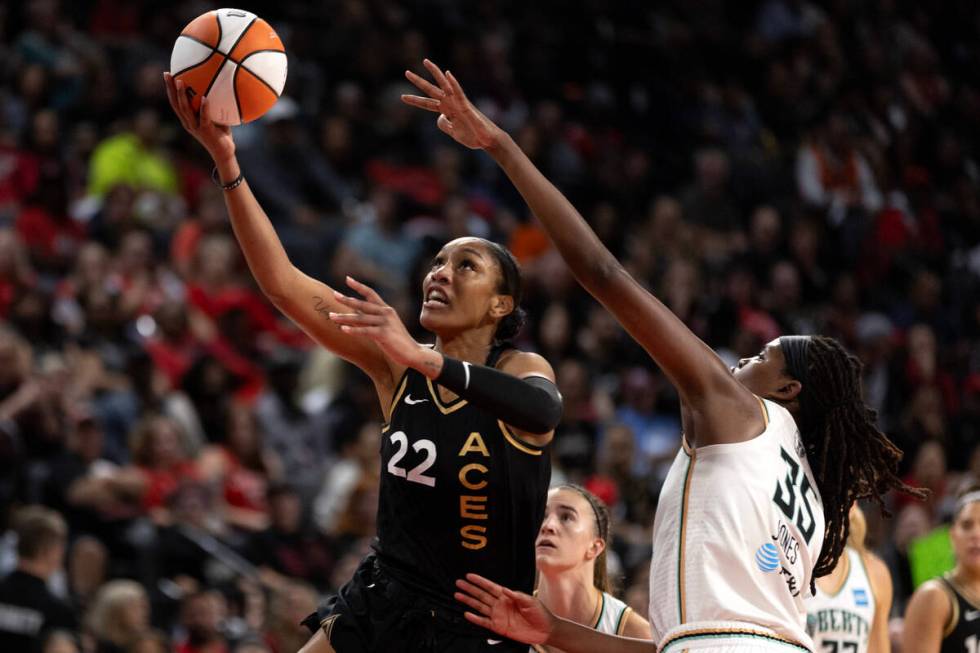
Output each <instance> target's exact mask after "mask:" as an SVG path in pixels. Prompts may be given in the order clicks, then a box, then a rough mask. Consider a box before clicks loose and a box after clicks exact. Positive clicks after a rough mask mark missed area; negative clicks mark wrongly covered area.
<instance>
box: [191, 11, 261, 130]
mask: <svg viewBox="0 0 980 653" xmlns="http://www.w3.org/2000/svg"><path fill="white" fill-rule="evenodd" d="M214 17H215V20H217V21H218V45H221V20H219V19H218V12H214ZM258 18H259V17H258V16H253V17H252V20H250V21H248V25H246V26H245V29H243V30H242V33H241V34H239V35H238V38H237V39H235V42H234V43H232V44H231V47H230V48H228V54H224V53H222V56H223V57H224V58H225V60H224V61H222V62H221V65H220V66H218V72H216V73H215V74H214V77H212V78H211V81H210V82H209V83H208V87H207V89H205V91H204V93H203V95H204V97H207V95H208V93H210V92H211V87H212V86H214V82H215V81H216V80H217V79H218V75H220V74H221V69H222V68H224V67H225V64H227V63H228V62H229V61H231V62H232V64H234V65H235V72H233V73H232V77H231V79H232V84H234V81H235V76H236V75H238V64H237V62H236V61H235V60H234V59H232V58H231V53H232V52H234V51H235V48H236V47H237V46H238V43H239V42H240V41H241V40H242V38H243V37H244V36H245V35H246V34H247V33H248V30H250V29H252V25H254V24H255V21H256V20H258ZM256 77H258V75H256ZM232 95H234V96H235V104H236V105H237V104H238V93H235V87H234V86H232ZM238 109H239V112H238V122H239V123H241V121H242V114H241V107H238Z"/></svg>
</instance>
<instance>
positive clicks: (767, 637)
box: [658, 622, 812, 653]
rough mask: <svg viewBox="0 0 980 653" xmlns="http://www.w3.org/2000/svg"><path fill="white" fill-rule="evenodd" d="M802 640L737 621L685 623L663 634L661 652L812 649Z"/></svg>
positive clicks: (793, 652) (792, 652)
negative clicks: (793, 639)
mask: <svg viewBox="0 0 980 653" xmlns="http://www.w3.org/2000/svg"><path fill="white" fill-rule="evenodd" d="M808 645H809V642H808V643H807V646H804V645H803V644H799V643H797V642H793V641H790V640H788V639H786V638H784V637H781V636H780V635H777V634H776V633H775V632H773V631H771V630H768V629H766V628H762V627H760V626H756V625H754V624H743V623H737V622H710V623H701V624H685V625H683V626H679V627H677V628H674V629H673V630H671V631H670V632H668V633H667V635H666V636H665V637H664V638H663V640H662V642H661V644H660V648H659V649H658V652H659V653H684V652H685V651H699V652H701V653H812V650H811V649H810V648H808Z"/></svg>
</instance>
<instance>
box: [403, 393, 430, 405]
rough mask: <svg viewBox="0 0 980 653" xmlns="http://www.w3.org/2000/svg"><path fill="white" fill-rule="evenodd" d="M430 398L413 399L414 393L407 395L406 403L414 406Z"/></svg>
mask: <svg viewBox="0 0 980 653" xmlns="http://www.w3.org/2000/svg"><path fill="white" fill-rule="evenodd" d="M427 401H428V399H412V393H408V394H407V395H405V403H406V404H408V405H409V406H414V405H415V404H424V403H425V402H427Z"/></svg>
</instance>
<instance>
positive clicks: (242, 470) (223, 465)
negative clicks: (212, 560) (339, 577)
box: [198, 403, 305, 616]
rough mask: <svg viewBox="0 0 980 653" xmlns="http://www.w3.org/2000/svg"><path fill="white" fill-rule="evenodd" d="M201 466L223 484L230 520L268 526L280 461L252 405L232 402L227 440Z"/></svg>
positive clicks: (205, 454)
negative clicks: (272, 485)
mask: <svg viewBox="0 0 980 653" xmlns="http://www.w3.org/2000/svg"><path fill="white" fill-rule="evenodd" d="M198 469H199V471H200V475H201V477H202V479H203V480H205V481H209V482H210V483H212V484H213V485H214V486H216V487H217V488H219V496H222V497H223V498H224V512H225V519H226V520H227V522H228V523H229V524H231V525H232V526H237V527H239V528H243V529H246V530H261V529H263V528H265V527H266V526H268V521H269V517H268V513H269V506H268V502H267V501H266V491H267V489H268V485H269V481H270V477H271V476H278V475H279V474H278V469H279V464H278V461H277V460H276V458H275V454H274V453H273V452H272V451H270V450H269V449H267V448H266V447H265V446H264V443H263V438H262V433H261V431H259V428H258V424H257V422H256V419H255V415H254V414H253V413H252V411H251V409H250V408H249V407H248V406H244V405H242V404H237V403H233V404H231V406H230V407H229V411H228V430H227V435H226V439H225V441H224V442H222V443H220V444H217V445H211V446H208V447H206V448H205V449H204V451H202V452H201V456H200V457H199V459H198ZM304 616H305V615H304Z"/></svg>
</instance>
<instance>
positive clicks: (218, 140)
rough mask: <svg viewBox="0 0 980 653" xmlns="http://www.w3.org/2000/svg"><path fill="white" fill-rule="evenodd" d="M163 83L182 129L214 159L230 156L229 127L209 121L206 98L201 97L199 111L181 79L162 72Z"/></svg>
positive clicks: (231, 142) (233, 145) (231, 149)
mask: <svg viewBox="0 0 980 653" xmlns="http://www.w3.org/2000/svg"><path fill="white" fill-rule="evenodd" d="M163 83H164V85H166V87H167V99H168V100H170V106H171V107H172V108H173V110H174V113H176V114H177V118H178V119H180V124H181V125H182V126H183V127H184V129H186V130H187V132H188V133H189V134H190V135H191V136H193V137H194V138H196V139H197V141H198V142H199V143H200V144H201V145H203V146H204V149H206V150H207V151H208V153H209V154H210V155H211V158H212V159H214V160H215V161H219V160H220V159H226V158H229V157H231V156H232V155H233V154H234V153H235V141H234V139H232V137H231V127H229V126H227V125H219V124H216V123H214V122H211V115H210V114H209V113H208V111H207V108H208V99H207V98H206V97H202V98H201V109H200V111H194V107H192V106H191V101H190V99H189V98H188V97H187V86H186V85H185V84H184V82H183V81H182V80H175V79H174V78H173V76H172V75H171V74H170V73H163Z"/></svg>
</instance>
